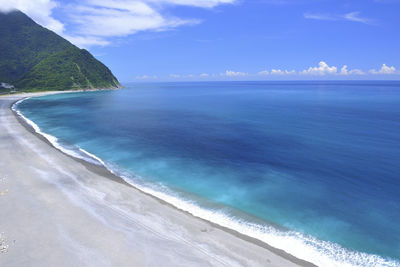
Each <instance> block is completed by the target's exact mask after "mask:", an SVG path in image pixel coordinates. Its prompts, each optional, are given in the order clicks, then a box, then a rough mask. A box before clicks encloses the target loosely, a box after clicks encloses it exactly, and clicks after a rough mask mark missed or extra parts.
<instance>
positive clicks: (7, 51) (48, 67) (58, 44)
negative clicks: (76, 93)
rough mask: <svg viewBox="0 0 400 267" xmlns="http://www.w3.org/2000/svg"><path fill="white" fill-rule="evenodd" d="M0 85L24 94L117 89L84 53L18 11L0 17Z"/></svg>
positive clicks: (110, 77) (105, 71) (99, 65)
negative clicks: (10, 85)
mask: <svg viewBox="0 0 400 267" xmlns="http://www.w3.org/2000/svg"><path fill="white" fill-rule="evenodd" d="M0 82H5V83H9V84H12V85H14V86H15V87H16V89H17V90H24V91H31V90H35V91H38V90H67V89H81V88H110V87H118V86H119V83H118V80H117V79H116V78H115V77H114V75H113V74H112V73H111V71H110V70H109V69H108V68H107V67H106V66H105V65H104V64H103V63H101V62H100V61H98V60H97V59H95V58H94V57H93V56H92V55H91V54H90V53H89V52H88V51H86V50H84V49H79V48H78V47H76V46H74V45H73V44H71V43H70V42H68V41H67V40H65V39H64V38H62V37H60V36H58V35H57V34H55V33H54V32H52V31H50V30H47V29H46V28H43V27H42V26H40V25H38V24H36V23H35V22H34V21H33V20H31V19H30V18H29V17H28V16H26V15H25V14H24V13H22V12H20V11H14V12H10V13H7V14H4V13H0ZM0 90H1V88H0Z"/></svg>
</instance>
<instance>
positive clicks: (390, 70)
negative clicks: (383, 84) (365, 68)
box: [369, 64, 396, 74]
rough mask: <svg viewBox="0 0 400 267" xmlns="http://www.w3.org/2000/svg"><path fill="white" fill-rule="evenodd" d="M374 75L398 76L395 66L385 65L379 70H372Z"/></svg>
mask: <svg viewBox="0 0 400 267" xmlns="http://www.w3.org/2000/svg"><path fill="white" fill-rule="evenodd" d="M369 72H370V73H372V74H396V68H395V67H394V66H391V67H389V66H387V65H386V64H383V65H382V67H381V68H380V69H379V70H375V69H372V70H370V71H369Z"/></svg>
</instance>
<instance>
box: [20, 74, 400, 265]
mask: <svg viewBox="0 0 400 267" xmlns="http://www.w3.org/2000/svg"><path fill="white" fill-rule="evenodd" d="M17 109H18V111H19V112H20V114H21V115H23V116H24V117H26V118H27V119H29V121H30V123H31V124H32V125H34V126H35V127H36V130H37V131H38V132H41V133H43V134H45V135H46V137H47V138H49V139H50V140H51V141H52V142H53V143H54V144H55V145H56V146H57V147H58V148H60V149H62V150H63V151H64V152H66V153H69V154H71V155H73V156H77V157H82V158H85V159H87V160H88V161H92V162H97V163H98V164H104V165H106V166H107V167H108V168H109V169H110V170H112V171H113V172H115V173H117V174H119V175H120V176H121V177H123V178H124V179H125V180H127V181H128V182H130V183H132V184H133V185H135V186H137V187H138V188H140V189H142V190H143V191H146V192H148V193H151V194H153V195H155V196H157V197H160V198H162V199H164V200H166V201H168V202H170V203H171V204H173V205H175V206H177V207H178V208H180V209H184V210H186V211H189V212H190V213H192V214H194V215H195V216H198V217H202V218H204V219H207V220H210V221H213V222H215V223H218V224H220V225H223V226H225V227H229V228H232V229H234V230H236V231H239V232H241V233H244V234H247V235H249V236H252V237H255V238H258V239H260V240H262V241H265V242H267V243H269V244H270V245H272V246H275V247H278V248H281V249H283V250H285V251H287V252H289V253H291V254H293V255H294V256H296V257H299V258H302V259H305V260H308V261H311V262H313V263H316V264H318V265H321V266H400V82H208V83H206V82H201V83H154V84H129V85H127V86H126V88H125V89H123V90H117V91H101V92H85V93H66V94H58V95H50V96H44V97H35V98H30V99H28V100H26V101H23V102H20V103H18V105H17Z"/></svg>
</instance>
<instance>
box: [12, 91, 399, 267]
mask: <svg viewBox="0 0 400 267" xmlns="http://www.w3.org/2000/svg"><path fill="white" fill-rule="evenodd" d="M26 99H27V98H26ZM26 99H22V100H19V101H18V102H16V103H15V104H14V105H13V106H12V109H13V110H14V111H15V112H16V113H17V114H18V115H19V116H20V117H21V118H23V119H24V120H25V121H26V122H27V123H28V124H29V125H30V126H32V128H33V129H34V130H35V131H36V132H37V133H38V134H40V135H42V136H43V137H45V138H46V139H47V140H49V142H50V143H51V144H52V145H53V146H54V147H56V148H57V149H59V150H60V151H62V152H64V153H65V154H67V155H69V156H72V157H76V158H79V159H83V160H85V161H88V162H90V163H95V164H99V163H100V164H101V165H103V166H104V167H105V168H107V169H108V170H109V171H110V172H111V173H113V174H115V175H117V176H119V177H121V178H122V179H123V180H124V181H126V182H127V183H129V184H131V185H132V186H134V187H135V188H137V189H139V190H141V191H142V192H145V193H147V194H149V195H152V196H154V197H156V198H158V199H161V200H163V201H165V202H167V203H169V204H171V205H173V206H174V207H176V208H178V209H180V210H183V211H185V212H188V213H190V214H192V215H193V216H195V217H198V218H201V219H204V220H206V221H209V222H212V223H215V224H217V225H220V226H222V227H225V228H228V229H231V230H234V231H237V232H238V233H241V234H243V235H246V236H249V237H252V238H255V239H257V240H260V241H262V242H265V243H267V244H268V245H270V246H272V247H275V248H277V249H281V250H283V251H285V252H287V253H289V254H291V255H293V256H295V257H296V258H299V259H303V260H305V261H309V262H311V263H314V264H316V265H318V266H327V267H330V266H332V267H339V266H340V267H353V266H381V267H400V262H398V261H395V260H391V259H385V258H383V257H381V256H379V255H373V254H367V253H364V252H357V251H351V250H348V249H346V248H343V247H341V246H340V245H338V244H335V243H331V242H327V241H322V240H318V239H316V238H314V237H312V236H308V235H304V234H301V233H299V232H295V231H283V230H278V229H276V228H274V227H272V226H270V225H260V224H255V223H252V222H248V221H245V220H243V219H241V218H238V217H234V216H232V215H229V214H226V213H224V212H223V211H221V210H211V209H206V208H203V207H202V206H201V205H199V203H196V202H194V201H193V200H190V199H185V198H182V197H180V196H178V195H177V194H176V193H175V192H172V191H171V190H169V189H168V188H167V187H164V186H160V185H156V184H150V183H145V181H144V179H141V178H140V177H137V176H135V177H133V176H131V175H129V174H127V173H126V172H123V171H120V170H118V167H116V166H113V165H111V164H107V163H105V162H104V161H103V160H102V159H100V158H99V157H97V156H96V155H94V154H92V153H90V152H88V151H86V150H84V149H82V148H79V147H78V148H77V149H75V150H72V149H66V148H65V147H63V146H62V145H60V144H59V142H58V139H57V138H56V137H54V136H52V135H49V134H46V133H44V132H42V131H41V130H40V128H39V127H38V126H37V125H36V124H35V123H34V122H32V121H31V120H29V119H28V118H26V117H25V116H23V115H22V113H21V112H20V111H19V110H17V105H18V104H20V103H21V102H22V101H24V100H26ZM76 151H80V152H82V153H83V154H85V155H86V156H88V157H85V156H83V155H82V153H77V152H76Z"/></svg>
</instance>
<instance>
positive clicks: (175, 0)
mask: <svg viewBox="0 0 400 267" xmlns="http://www.w3.org/2000/svg"><path fill="white" fill-rule="evenodd" d="M147 2H149V3H156V4H160V3H163V4H170V5H182V6H194V7H202V8H212V7H215V6H218V5H221V4H233V3H235V2H236V0H147Z"/></svg>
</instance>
